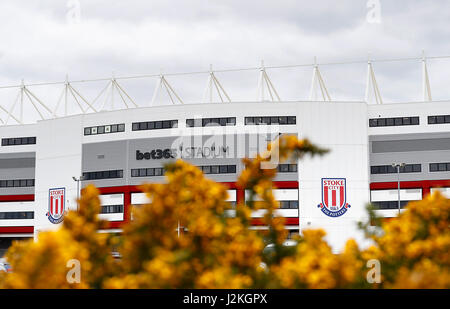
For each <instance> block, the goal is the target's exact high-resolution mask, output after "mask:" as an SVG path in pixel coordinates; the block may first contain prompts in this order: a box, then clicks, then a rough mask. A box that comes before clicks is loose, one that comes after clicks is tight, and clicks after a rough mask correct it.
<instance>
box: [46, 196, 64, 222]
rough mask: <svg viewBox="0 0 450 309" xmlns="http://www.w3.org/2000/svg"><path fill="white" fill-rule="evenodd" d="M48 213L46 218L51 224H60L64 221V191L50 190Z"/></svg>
mask: <svg viewBox="0 0 450 309" xmlns="http://www.w3.org/2000/svg"><path fill="white" fill-rule="evenodd" d="M48 199H49V201H48V213H47V217H48V220H50V222H51V223H53V224H58V223H61V222H62V220H63V219H64V213H65V208H66V203H65V200H66V189H65V188H57V189H50V190H49V194H48Z"/></svg>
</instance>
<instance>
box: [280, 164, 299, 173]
mask: <svg viewBox="0 0 450 309" xmlns="http://www.w3.org/2000/svg"><path fill="white" fill-rule="evenodd" d="M277 171H278V172H279V173H296V172H297V164H278V167H277Z"/></svg>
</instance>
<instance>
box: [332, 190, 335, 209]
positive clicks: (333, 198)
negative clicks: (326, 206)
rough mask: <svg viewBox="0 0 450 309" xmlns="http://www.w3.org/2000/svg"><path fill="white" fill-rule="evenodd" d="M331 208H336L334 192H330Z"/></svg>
mask: <svg viewBox="0 0 450 309" xmlns="http://www.w3.org/2000/svg"><path fill="white" fill-rule="evenodd" d="M331 206H336V190H331Z"/></svg>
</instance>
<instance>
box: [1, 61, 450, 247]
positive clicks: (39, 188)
mask: <svg viewBox="0 0 450 309" xmlns="http://www.w3.org/2000/svg"><path fill="white" fill-rule="evenodd" d="M424 64H425V62H424ZM424 72H425V78H424V99H423V101H422V102H400V103H389V104H386V103H383V102H382V99H381V96H380V94H379V90H378V87H377V84H376V80H375V76H374V73H373V69H372V65H371V62H369V63H368V75H367V90H366V100H361V101H333V100H331V99H330V97H329V95H328V92H327V89H326V87H325V84H324V82H323V79H322V77H321V75H320V72H319V69H318V66H317V65H314V66H313V83H312V87H311V97H310V99H309V100H299V101H283V100H281V99H280V98H279V96H278V93H277V91H276V90H275V87H274V85H273V83H272V82H271V80H270V78H269V75H268V74H267V73H266V70H265V68H264V67H263V66H262V67H261V68H260V84H259V89H260V92H261V100H258V101H256V100H255V101H253V102H231V101H230V100H229V97H228V95H227V93H226V92H225V90H224V88H223V87H222V85H221V84H220V82H219V81H218V79H217V78H216V76H215V75H214V72H212V71H211V72H207V73H208V74H209V79H208V85H209V89H207V91H206V93H207V94H208V93H209V94H211V93H212V92H213V91H215V92H217V94H218V96H219V97H220V100H218V102H212V100H206V102H203V103H201V102H198V103H196V104H182V103H183V101H182V100H181V98H180V97H179V96H178V95H177V94H176V93H175V91H174V90H173V88H172V87H171V85H170V84H169V83H168V81H167V80H166V79H165V77H164V75H161V76H159V84H158V87H159V88H157V89H159V90H160V91H166V92H167V94H168V95H169V97H170V100H171V101H172V103H174V104H170V105H164V106H148V107H139V106H137V105H136V104H132V103H134V101H133V100H132V99H131V97H130V96H128V94H127V92H125V90H124V89H123V88H122V87H121V86H120V85H119V83H118V80H119V78H117V79H115V78H113V79H111V86H110V87H111V88H110V89H116V90H117V92H118V93H119V94H121V96H120V97H121V99H122V100H123V102H124V103H125V104H126V102H129V103H130V104H129V105H130V106H128V105H126V106H127V108H124V109H116V110H108V111H105V110H101V109H100V110H97V109H96V108H94V103H93V102H92V101H91V102H89V101H88V100H85V99H84V97H83V96H82V95H81V94H80V93H78V92H76V90H75V89H74V88H73V87H72V84H71V83H70V82H68V81H66V82H65V83H64V85H65V86H64V91H63V95H62V96H61V98H63V99H64V96H65V104H66V105H67V96H70V95H72V96H74V97H76V98H78V101H77V103H78V105H80V107H81V105H82V104H84V105H85V107H86V108H87V109H86V110H84V109H83V108H81V110H82V112H81V113H78V114H73V115H69V114H67V113H66V114H65V115H60V116H56V115H55V114H53V117H48V118H45V117H42V119H40V120H39V121H36V122H34V123H24V122H23V121H22V118H21V116H17V114H13V113H12V112H11V110H12V109H13V108H12V109H7V108H6V107H2V112H3V115H5V116H6V117H7V119H8V120H14V121H15V122H16V123H15V124H8V121H7V120H2V123H3V125H0V137H1V146H0V207H1V209H0V244H1V249H6V248H8V246H9V245H10V244H11V241H12V240H16V239H26V238H33V237H36V235H37V234H38V233H39V232H41V231H45V230H50V229H55V228H57V227H58V225H59V224H61V221H62V220H63V219H64V213H65V212H66V211H68V210H73V209H76V208H77V205H76V202H75V201H76V198H77V196H79V192H80V189H81V188H82V187H84V186H86V185H87V184H90V183H92V184H94V185H95V186H97V187H98V188H99V189H100V192H101V203H102V212H101V214H100V216H101V217H102V218H103V219H105V220H108V221H109V222H110V224H109V229H107V230H105V231H102V232H120V231H121V226H122V225H123V224H124V223H126V222H128V221H129V220H132V217H131V212H130V210H131V207H132V206H131V205H136V206H138V205H140V204H143V203H146V202H148V200H147V198H146V196H145V195H144V194H143V193H141V192H140V191H139V188H138V186H139V185H140V184H141V183H143V182H164V181H165V180H164V170H163V166H164V164H165V163H167V162H170V161H173V160H175V159H178V158H182V159H184V160H186V161H188V162H190V163H192V164H194V165H196V166H198V167H199V168H201V169H202V171H203V173H204V174H205V175H206V177H209V178H211V179H213V180H215V181H217V182H220V183H223V184H224V185H226V186H227V187H228V188H229V189H228V193H229V199H228V202H230V204H231V206H232V208H234V207H235V206H236V205H237V204H238V203H239V202H242V201H245V199H246V197H247V195H246V192H245V190H242V189H241V188H239V187H238V186H237V185H236V181H237V178H238V175H239V174H240V172H241V171H242V170H243V168H244V166H243V163H242V158H244V157H252V156H254V155H255V154H256V153H259V152H261V151H263V150H264V149H266V146H267V143H269V142H271V141H273V140H275V139H276V138H277V137H278V136H279V135H280V134H293V135H297V136H298V137H300V138H308V139H309V140H311V141H312V142H314V143H315V144H317V145H319V146H321V147H323V148H327V149H330V150H331V152H330V153H328V154H326V155H325V156H323V157H319V158H316V157H314V158H304V159H302V160H300V161H298V162H283V163H280V164H276V168H277V170H278V174H277V176H276V179H275V185H276V189H275V196H276V198H277V200H279V201H280V209H279V210H278V212H277V215H279V216H282V217H285V218H286V228H287V229H289V231H290V235H293V234H295V233H301V231H302V230H304V229H307V228H319V227H320V228H323V229H325V230H326V232H327V240H328V242H329V243H330V244H331V245H332V246H333V248H334V249H335V250H339V249H340V248H342V246H343V245H344V243H345V241H346V240H347V239H348V238H350V237H353V238H355V239H356V240H357V241H359V242H362V241H363V235H362V232H361V231H360V230H359V229H358V227H357V223H358V222H359V221H364V220H367V212H366V205H367V204H368V203H370V202H371V203H373V204H374V205H375V206H376V208H377V209H376V212H377V214H378V215H380V216H382V217H386V218H393V217H396V216H397V215H398V213H399V212H401V211H402V208H403V207H404V206H405V205H406V203H407V202H409V201H413V200H421V199H422V198H423V197H424V196H425V195H427V194H429V193H430V192H433V191H434V190H441V191H442V192H443V193H444V194H446V195H447V196H449V197H450V102H449V101H433V100H431V94H430V92H429V83H428V77H427V75H426V74H427V73H426V68H425V70H424ZM20 91H21V93H22V97H20V96H19V97H18V98H19V99H18V100H17V101H16V102H15V104H16V105H17V106H20V108H21V111H22V112H23V105H24V101H26V100H25V99H27V100H28V99H29V101H30V102H31V103H33V105H34V108H35V109H36V110H37V111H39V109H38V108H37V106H41V107H40V108H44V109H49V108H48V107H46V106H45V105H44V104H43V103H42V102H41V100H39V99H38V98H37V97H36V96H35V95H34V94H33V92H32V91H31V90H29V88H28V87H27V86H26V85H21V87H20ZM208 91H209V92H208ZM265 93H267V94H268V99H267V98H265V95H264V94H265ZM317 93H318V94H319V95H318V96H317V95H315V94H317ZM369 94H373V96H374V98H375V101H374V102H371V101H370V100H369V99H368V96H369ZM24 98H25V99H24ZM61 98H60V101H59V102H58V105H60V104H62V103H63V102H64V100H63V99H61ZM89 109H91V110H92V111H90V112H87V111H88V110H89ZM230 212H231V213H232V212H233V210H231V211H230ZM262 216H263V211H256V212H254V213H253V215H252V217H253V221H252V226H253V228H254V229H264V228H266V227H265V226H264V225H263V224H262V223H261V217H262Z"/></svg>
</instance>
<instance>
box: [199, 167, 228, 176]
mask: <svg viewBox="0 0 450 309" xmlns="http://www.w3.org/2000/svg"><path fill="white" fill-rule="evenodd" d="M198 168H199V169H200V170H202V172H203V174H205V175H209V174H235V173H236V165H203V166H199V167H198Z"/></svg>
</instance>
